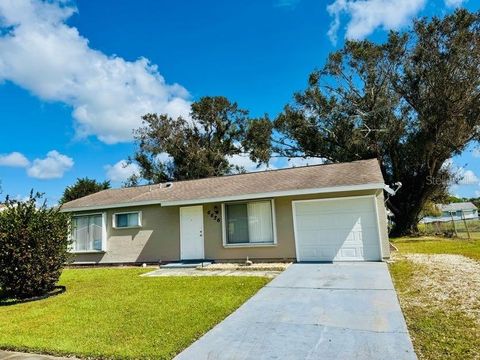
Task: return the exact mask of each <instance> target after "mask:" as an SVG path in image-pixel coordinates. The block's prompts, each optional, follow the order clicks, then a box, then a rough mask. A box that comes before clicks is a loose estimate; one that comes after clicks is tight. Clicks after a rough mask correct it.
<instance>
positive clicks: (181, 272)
mask: <svg viewBox="0 0 480 360" xmlns="http://www.w3.org/2000/svg"><path fill="white" fill-rule="evenodd" d="M280 273H281V271H270V270H252V271H247V270H197V269H191V268H183V269H182V268H179V269H165V268H163V269H158V270H155V271H152V272H149V273H146V274H143V275H142V276H261V277H268V278H274V277H276V276H277V275H278V274H280Z"/></svg>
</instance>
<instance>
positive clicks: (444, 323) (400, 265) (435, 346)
mask: <svg viewBox="0 0 480 360" xmlns="http://www.w3.org/2000/svg"><path fill="white" fill-rule="evenodd" d="M394 244H395V246H397V247H398V249H399V251H400V255H398V254H397V259H396V261H395V262H393V263H392V264H390V272H391V275H392V278H393V280H394V284H395V288H396V290H397V293H398V296H399V299H400V303H401V306H402V310H403V312H404V315H405V317H406V321H407V325H408V329H409V332H410V335H411V337H412V340H413V344H414V347H415V351H416V353H417V355H418V357H419V358H420V359H432V360H433V359H435V360H437V359H439V360H442V359H480V321H479V320H480V319H475V318H472V317H471V316H468V315H467V314H465V313H464V312H462V311H460V310H459V307H458V304H457V303H458V301H461V299H456V300H455V301H450V302H449V301H445V302H443V303H442V302H440V305H438V304H439V303H438V302H434V301H433V299H432V298H431V297H429V295H430V294H429V293H428V292H427V291H425V289H423V288H422V287H421V286H420V285H419V282H421V279H422V278H425V277H429V278H434V277H439V278H441V277H442V274H433V273H432V271H439V270H435V269H434V270H432V269H431V268H427V267H426V266H422V265H420V264H414V263H413V262H411V261H408V260H406V259H405V258H404V257H402V254H408V253H422V254H456V255H464V256H467V257H469V258H472V259H474V260H477V261H478V260H480V240H472V241H466V240H445V239H439V238H424V239H421V240H418V239H412V238H402V239H396V240H394Z"/></svg>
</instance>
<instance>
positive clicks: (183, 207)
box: [179, 205, 205, 260]
mask: <svg viewBox="0 0 480 360" xmlns="http://www.w3.org/2000/svg"><path fill="white" fill-rule="evenodd" d="M194 207H200V208H201V210H202V211H201V215H202V216H201V219H202V236H201V237H202V244H203V246H202V257H201V259H205V224H204V213H203V205H194V206H182V207H181V208H180V210H179V217H180V218H179V224H180V260H185V259H184V257H183V255H182V210H184V209H186V208H194ZM195 260H200V259H195Z"/></svg>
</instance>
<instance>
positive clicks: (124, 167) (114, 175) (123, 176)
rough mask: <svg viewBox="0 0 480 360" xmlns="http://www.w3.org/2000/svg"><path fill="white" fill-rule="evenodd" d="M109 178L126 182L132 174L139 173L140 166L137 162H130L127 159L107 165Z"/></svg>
mask: <svg viewBox="0 0 480 360" xmlns="http://www.w3.org/2000/svg"><path fill="white" fill-rule="evenodd" d="M105 170H106V171H107V179H108V180H110V181H112V182H118V183H119V182H124V181H126V180H128V178H129V177H130V176H132V175H138V174H139V172H140V168H139V166H138V165H137V164H133V163H131V164H129V163H128V162H127V161H126V160H120V161H119V162H117V163H116V164H115V165H107V166H105Z"/></svg>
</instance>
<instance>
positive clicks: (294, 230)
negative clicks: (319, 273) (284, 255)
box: [292, 201, 298, 262]
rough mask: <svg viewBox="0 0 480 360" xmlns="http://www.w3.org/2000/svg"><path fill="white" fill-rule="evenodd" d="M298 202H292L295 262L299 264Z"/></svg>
mask: <svg viewBox="0 0 480 360" xmlns="http://www.w3.org/2000/svg"><path fill="white" fill-rule="evenodd" d="M296 203H297V202H296V201H292V218H293V242H294V243H295V260H296V261H297V262H298V241H297V239H298V236H297V216H296V214H297V209H296V207H295V204H296Z"/></svg>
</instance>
